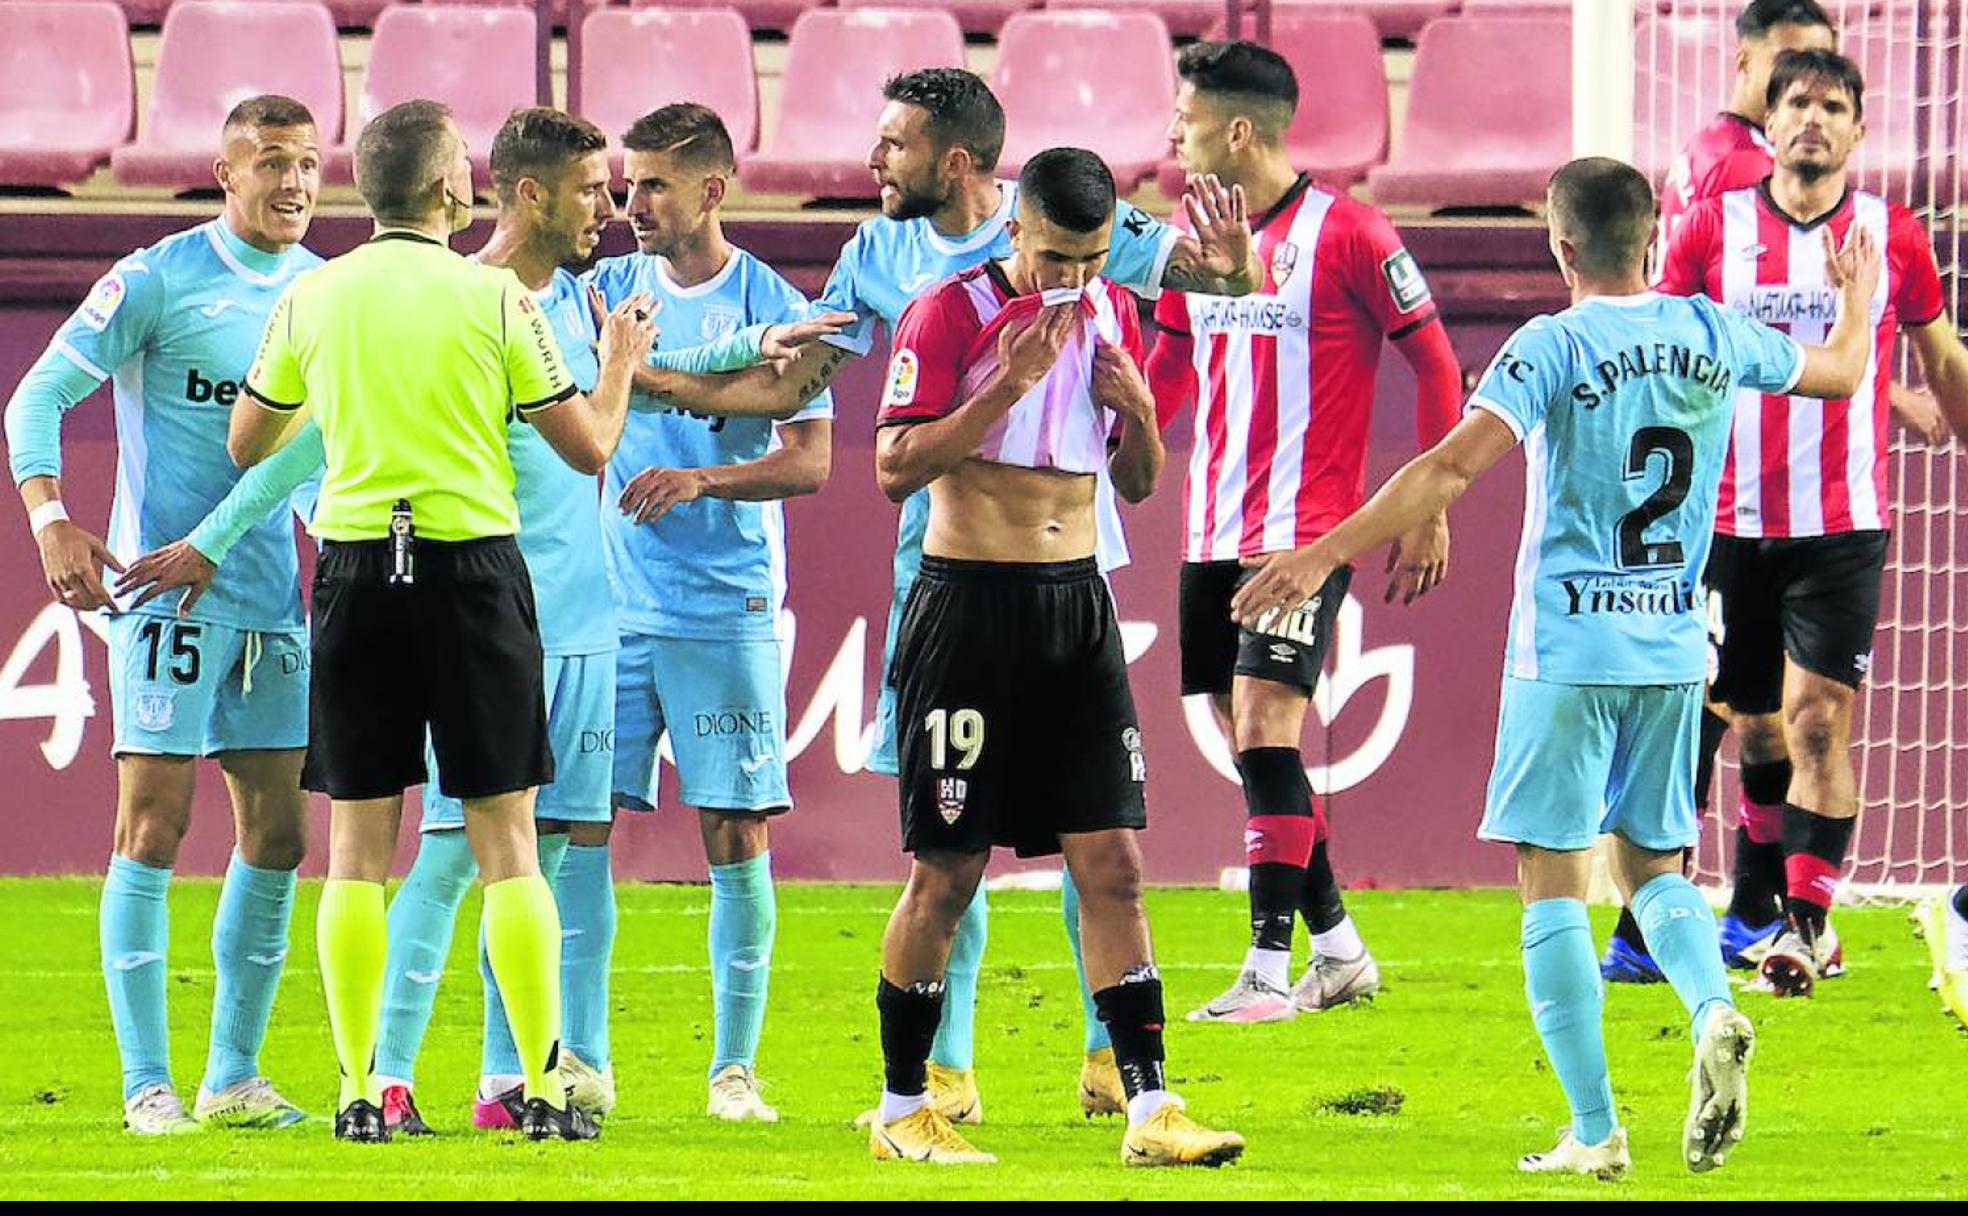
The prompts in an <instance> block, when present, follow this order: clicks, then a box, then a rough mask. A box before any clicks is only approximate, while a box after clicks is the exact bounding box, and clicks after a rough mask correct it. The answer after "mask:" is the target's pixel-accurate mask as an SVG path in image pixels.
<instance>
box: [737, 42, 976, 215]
mask: <svg viewBox="0 0 1968 1216" xmlns="http://www.w3.org/2000/svg"><path fill="white" fill-rule="evenodd" d="M963 62H964V47H963V31H962V30H960V29H958V28H957V19H956V18H955V17H952V16H950V14H948V13H945V12H940V11H938V12H913V11H912V12H907V13H904V12H898V11H895V10H882V9H863V10H861V11H858V12H840V11H837V10H827V9H821V10H819V11H817V12H811V13H807V14H805V15H804V16H802V17H801V18H800V19H799V20H798V21H797V22H795V23H794V24H793V33H792V39H791V41H790V42H789V43H788V45H787V48H786V70H785V72H784V74H782V75H781V76H780V78H779V126H778V128H777V129H776V130H775V131H773V132H772V133H771V134H770V135H769V136H768V137H767V138H766V141H765V146H764V147H763V148H761V149H760V150H759V153H758V155H756V156H754V157H752V158H751V159H750V160H748V161H746V162H745V163H744V165H743V166H741V167H740V169H739V171H738V178H739V180H740V181H742V182H743V183H744V184H745V188H746V189H748V190H766V191H780V192H788V193H796V194H804V195H806V196H808V197H817V198H874V197H875V196H876V195H877V194H879V193H880V191H879V189H878V188H877V187H876V185H875V179H874V174H873V173H872V172H870V171H869V169H868V150H869V149H870V148H872V147H873V146H874V142H875V123H876V121H877V120H878V119H879V118H880V117H881V111H882V106H883V105H884V104H885V103H884V102H883V101H882V96H881V86H882V82H883V81H884V80H887V79H888V78H889V77H890V76H893V75H895V74H896V73H898V72H907V71H912V70H914V69H916V68H928V67H962V66H963Z"/></svg>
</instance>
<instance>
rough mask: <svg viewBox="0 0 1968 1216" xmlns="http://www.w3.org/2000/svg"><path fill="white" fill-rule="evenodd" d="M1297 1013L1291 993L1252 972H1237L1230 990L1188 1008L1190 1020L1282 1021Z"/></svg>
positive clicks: (1295, 1015)
mask: <svg viewBox="0 0 1968 1216" xmlns="http://www.w3.org/2000/svg"><path fill="white" fill-rule="evenodd" d="M1297 1016H1298V1007H1297V1006H1296V1005H1294V1004H1293V1003H1292V996H1291V993H1289V992H1287V991H1285V990H1284V989H1283V988H1280V987H1278V986H1277V985H1275V984H1273V983H1272V982H1271V981H1270V980H1267V979H1265V978H1264V977H1263V976H1261V975H1259V974H1258V973H1257V972H1255V971H1246V972H1244V973H1243V974H1242V975H1239V976H1238V977H1237V982H1236V983H1234V984H1232V985H1230V989H1229V991H1227V992H1225V993H1224V994H1223V995H1222V996H1220V997H1217V998H1216V999H1215V1000H1213V1001H1211V1002H1210V1003H1209V1004H1207V1005H1204V1006H1203V1007H1202V1008H1200V1009H1191V1010H1190V1011H1189V1020H1190V1021H1192V1022H1284V1021H1289V1020H1290V1019H1292V1018H1294V1017H1297Z"/></svg>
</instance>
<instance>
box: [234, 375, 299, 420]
mask: <svg viewBox="0 0 1968 1216" xmlns="http://www.w3.org/2000/svg"><path fill="white" fill-rule="evenodd" d="M245 388H246V395H247V396H248V397H251V398H252V399H253V400H255V401H257V402H259V403H260V404H261V405H263V406H265V407H266V408H267V409H270V410H272V411H273V412H274V413H276V414H291V413H293V412H294V411H295V410H297V409H300V408H301V403H300V402H298V401H295V402H293V403H291V404H290V403H288V402H285V401H275V400H274V399H273V398H272V397H269V396H267V395H266V394H265V393H263V392H261V391H260V390H259V389H256V388H254V387H253V385H252V383H251V382H248V383H247V384H246V386H245Z"/></svg>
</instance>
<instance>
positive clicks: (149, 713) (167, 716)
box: [135, 692, 176, 731]
mask: <svg viewBox="0 0 1968 1216" xmlns="http://www.w3.org/2000/svg"><path fill="white" fill-rule="evenodd" d="M175 701H176V698H174V697H173V696H172V695H171V694H170V693H168V692H140V693H138V694H137V703H136V706H135V710H136V718H137V725H138V726H139V727H140V728H142V729H144V730H149V731H161V730H170V729H171V716H172V715H171V710H172V706H173V705H174V703H175Z"/></svg>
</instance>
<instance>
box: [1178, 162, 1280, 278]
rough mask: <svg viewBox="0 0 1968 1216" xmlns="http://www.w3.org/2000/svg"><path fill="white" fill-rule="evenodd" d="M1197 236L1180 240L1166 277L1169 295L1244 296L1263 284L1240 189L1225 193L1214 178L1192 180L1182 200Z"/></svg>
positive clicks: (1242, 190)
mask: <svg viewBox="0 0 1968 1216" xmlns="http://www.w3.org/2000/svg"><path fill="white" fill-rule="evenodd" d="M1182 206H1183V209H1184V210H1185V211H1187V212H1188V213H1189V223H1190V226H1191V228H1192V229H1193V231H1194V235H1185V236H1183V237H1181V238H1180V239H1178V240H1177V241H1176V243H1175V248H1174V249H1173V250H1171V251H1170V253H1169V259H1168V266H1167V268H1166V269H1164V270H1163V271H1162V287H1163V289H1164V290H1167V291H1194V292H1200V293H1202V294H1203V295H1210V296H1242V295H1249V294H1250V293H1251V292H1253V291H1256V290H1257V288H1258V284H1260V283H1262V282H1263V281H1264V267H1263V266H1262V265H1261V264H1260V263H1259V262H1258V260H1257V242H1256V241H1255V240H1253V239H1252V237H1251V230H1250V215H1249V212H1248V210H1247V209H1246V206H1245V203H1244V188H1243V187H1242V186H1230V187H1226V186H1224V184H1223V183H1222V182H1220V181H1218V180H1217V179H1216V177H1215V176H1214V175H1211V176H1208V177H1192V178H1190V179H1189V185H1188V188H1187V189H1186V190H1184V191H1183V194H1182Z"/></svg>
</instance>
